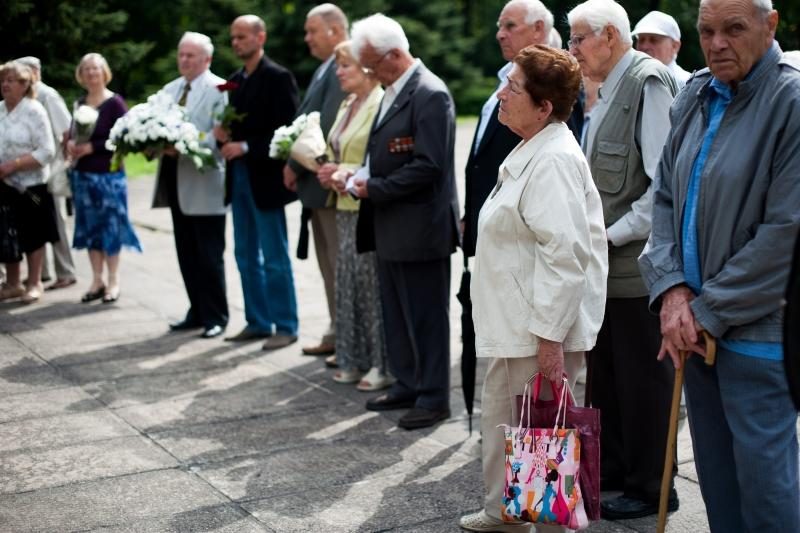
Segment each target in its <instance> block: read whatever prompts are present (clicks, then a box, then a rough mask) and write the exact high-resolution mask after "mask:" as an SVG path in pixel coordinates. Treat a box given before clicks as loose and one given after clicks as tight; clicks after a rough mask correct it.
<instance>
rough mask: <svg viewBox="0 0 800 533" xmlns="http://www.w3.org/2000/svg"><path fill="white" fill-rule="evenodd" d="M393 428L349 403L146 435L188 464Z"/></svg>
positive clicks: (220, 459) (379, 418) (354, 436)
mask: <svg viewBox="0 0 800 533" xmlns="http://www.w3.org/2000/svg"><path fill="white" fill-rule="evenodd" d="M393 429H394V425H393V424H392V423H391V422H390V421H388V420H386V419H385V418H384V417H382V416H380V415H378V414H377V413H370V412H365V413H363V414H361V415H356V416H354V414H353V408H352V406H350V405H335V406H330V405H324V406H314V407H313V408H310V409H307V410H304V411H296V410H289V411H284V412H281V413H278V414H275V415H265V416H255V417H247V418H241V419H237V420H232V421H227V422H220V423H206V424H200V425H193V426H188V427H183V428H178V429H172V430H169V431H164V432H154V433H150V438H152V439H153V441H154V442H156V443H158V444H159V445H160V446H161V447H162V448H164V449H165V450H167V451H168V452H169V453H170V454H172V455H173V456H174V457H176V458H177V459H178V460H180V461H181V462H183V463H186V464H198V463H214V462H220V461H224V460H227V459H231V458H235V457H242V456H249V455H255V454H262V453H263V452H264V450H265V448H266V449H269V450H270V451H271V452H275V451H278V450H281V449H285V448H287V447H288V448H289V449H291V448H292V447H294V446H310V447H314V446H317V445H320V444H324V443H326V442H330V441H331V440H334V439H346V438H357V437H358V436H364V435H365V434H368V433H376V432H387V431H390V430H393Z"/></svg>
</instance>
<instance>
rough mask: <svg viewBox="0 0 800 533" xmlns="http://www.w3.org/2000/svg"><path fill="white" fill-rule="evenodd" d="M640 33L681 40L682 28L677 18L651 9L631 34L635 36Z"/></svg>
mask: <svg viewBox="0 0 800 533" xmlns="http://www.w3.org/2000/svg"><path fill="white" fill-rule="evenodd" d="M640 33H650V34H653V35H663V36H664V37H669V38H670V39H672V40H673V41H680V40H681V29H680V28H679V27H678V23H677V22H675V19H674V18H672V17H670V16H669V15H667V14H666V13H662V12H661V11H651V12H650V13H648V14H647V15H645V16H644V17H642V20H640V21H639V22H638V23H637V24H636V27H635V28H633V31H632V32H631V34H632V35H633V36H634V37H635V36H637V35H639V34H640Z"/></svg>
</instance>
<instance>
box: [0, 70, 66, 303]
mask: <svg viewBox="0 0 800 533" xmlns="http://www.w3.org/2000/svg"><path fill="white" fill-rule="evenodd" d="M0 83H2V95H3V101H2V102H0V208H2V209H3V213H4V214H5V215H6V216H3V217H2V220H3V221H4V222H3V223H2V224H0V225H2V227H0V231H2V234H0V241H2V243H3V244H4V246H2V250H3V252H4V253H5V256H4V257H0V261H2V262H5V263H6V282H5V283H4V284H3V285H2V287H0V300H8V299H10V298H22V301H23V302H24V303H33V302H35V301H37V300H38V299H39V298H41V296H42V291H43V287H42V280H41V277H42V262H43V260H44V244H45V243H46V242H58V226H57V225H56V218H55V216H56V215H55V207H54V204H53V197H52V196H51V195H50V193H49V192H48V191H47V185H46V183H45V182H46V179H47V165H48V163H49V162H50V161H51V160H52V159H53V156H54V155H55V150H56V147H55V143H54V141H53V133H52V130H51V127H50V120H49V119H48V118H47V111H45V109H44V107H42V104H40V103H39V102H37V101H36V100H35V96H36V95H35V90H34V87H33V74H32V72H31V70H30V68H28V67H27V66H25V65H23V64H22V63H18V62H15V61H12V62H9V63H6V64H4V65H2V66H0ZM11 250H14V252H12V251H11ZM20 253H24V254H25V257H26V258H27V263H28V279H27V282H26V285H25V286H23V285H22V282H21V281H20V279H21V276H20V261H21V259H22V258H21V257H20V255H19V254H20Z"/></svg>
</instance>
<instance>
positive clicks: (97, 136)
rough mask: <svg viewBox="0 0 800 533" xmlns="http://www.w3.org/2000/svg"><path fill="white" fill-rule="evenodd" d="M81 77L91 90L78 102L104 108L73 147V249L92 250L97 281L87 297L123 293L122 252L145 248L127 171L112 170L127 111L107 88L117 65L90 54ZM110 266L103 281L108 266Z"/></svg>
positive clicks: (80, 66)
mask: <svg viewBox="0 0 800 533" xmlns="http://www.w3.org/2000/svg"><path fill="white" fill-rule="evenodd" d="M75 79H77V80H78V83H80V85H81V86H82V87H84V88H85V89H86V95H85V96H82V97H81V98H80V99H78V101H77V102H76V103H75V107H76V109H77V107H78V106H81V105H88V106H90V107H93V108H94V109H96V110H97V112H98V117H97V122H96V123H95V125H94V130H93V131H92V134H91V136H90V137H89V138H88V140H85V139H77V138H73V139H71V140H70V141H69V142H68V143H67V150H68V151H69V154H70V156H71V157H72V158H73V160H75V161H77V163H76V164H75V167H74V169H73V170H72V172H71V174H70V181H71V184H72V198H73V202H74V203H75V237H74V239H73V241H72V246H73V248H76V249H82V248H87V249H88V250H89V261H90V262H91V264H92V274H93V277H92V284H91V285H90V286H89V290H88V291H87V292H86V294H84V295H83V297H82V298H81V301H82V302H91V301H93V300H102V301H103V302H104V303H110V302H115V301H116V300H117V299H118V298H119V276H118V270H119V252H120V250H121V249H122V247H123V246H127V247H129V248H133V249H134V250H138V251H140V252H141V251H142V247H141V245H140V244H139V239H138V238H137V237H136V233H135V232H134V231H133V226H131V223H130V220H129V219H128V189H127V183H126V176H125V171H124V170H123V169H122V168H120V169H118V170H116V171H114V172H112V171H111V157H112V155H113V154H112V152H110V151H109V150H107V149H106V146H105V144H106V140H108V135H109V132H110V131H111V127H112V126H113V125H114V122H116V120H117V119H118V118H120V117H121V116H123V115H124V114H125V113H126V112H127V111H128V109H127V107H126V106H125V101H124V100H123V99H122V97H120V96H119V95H118V94H115V93H113V92H111V91H109V90H108V88H107V87H106V86H107V85H108V82H109V81H111V69H110V68H109V67H108V63H107V62H106V60H105V59H104V58H103V56H101V55H100V54H96V53H91V54H86V55H85V56H83V58H82V59H81V61H80V63H79V64H78V68H77V69H76V70H75ZM104 265H105V267H106V269H107V271H108V279H107V281H104V280H103V266H104Z"/></svg>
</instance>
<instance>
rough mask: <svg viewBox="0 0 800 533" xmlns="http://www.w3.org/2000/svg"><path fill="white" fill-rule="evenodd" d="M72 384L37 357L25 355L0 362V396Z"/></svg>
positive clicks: (59, 387) (58, 387)
mask: <svg viewBox="0 0 800 533" xmlns="http://www.w3.org/2000/svg"><path fill="white" fill-rule="evenodd" d="M70 385H72V384H71V383H70V382H69V381H67V380H66V379H64V378H63V377H61V375H59V373H58V372H57V371H56V370H55V369H54V368H53V367H52V366H50V365H47V364H46V363H44V362H43V361H42V360H41V359H39V358H38V357H34V356H32V355H25V356H21V357H18V358H16V360H14V361H13V362H8V363H7V364H0V398H4V397H6V396H10V395H12V394H26V393H34V392H42V391H46V390H50V389H63V388H66V387H69V386H70Z"/></svg>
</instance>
